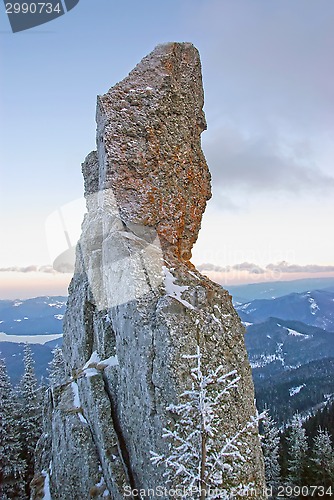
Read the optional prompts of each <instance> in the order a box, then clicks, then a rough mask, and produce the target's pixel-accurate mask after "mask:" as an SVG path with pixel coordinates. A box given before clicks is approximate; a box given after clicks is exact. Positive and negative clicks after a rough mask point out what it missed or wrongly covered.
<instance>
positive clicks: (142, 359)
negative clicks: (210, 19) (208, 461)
mask: <svg viewBox="0 0 334 500" xmlns="http://www.w3.org/2000/svg"><path fill="white" fill-rule="evenodd" d="M202 108H203V88H202V79H201V66H200V59H199V54H198V52H197V50H196V49H195V48H194V47H193V45H191V44H189V43H169V44H166V45H161V46H158V47H157V48H156V49H155V50H154V51H153V52H152V53H151V54H150V55H148V56H147V57H145V58H144V59H143V60H142V61H141V62H140V63H139V64H138V65H137V66H136V68H135V69H134V70H133V71H132V72H131V73H130V74H129V76H128V77H126V78H125V79H124V80H123V81H122V82H120V83H118V84H116V85H115V86H114V87H112V88H111V89H110V90H109V91H108V92H107V94H105V95H104V96H102V97H99V98H98V104H97V151H96V152H95V151H94V152H92V153H90V154H89V155H88V157H87V158H86V160H85V162H84V164H83V174H84V180H85V196H86V200H87V209H88V213H87V214H86V216H85V219H84V221H83V225H82V235H81V239H80V241H79V244H78V246H77V258H76V266H75V272H74V276H73V279H72V283H71V285H70V288H69V299H68V307H67V312H66V316H65V322H64V357H65V362H66V367H67V379H66V380H65V382H64V384H63V385H62V386H60V387H56V388H53V389H52V391H51V390H50V391H49V399H48V401H47V404H46V415H47V416H48V418H46V428H45V434H44V435H43V437H42V439H41V441H40V443H39V457H40V458H39V459H38V460H37V473H36V478H37V479H38V477H39V476H41V477H44V478H45V477H46V473H47V474H48V478H49V482H50V491H51V496H52V498H53V499H55V500H56V499H64V500H65V499H66V500H68V499H69V498H71V499H73V500H75V499H80V500H81V499H85V498H87V499H88V498H101V499H102V498H115V499H119V498H123V495H124V491H125V488H138V489H145V490H148V489H150V488H156V487H157V486H168V485H167V484H166V478H165V477H164V475H163V473H164V468H163V467H162V466H160V467H157V466H156V465H154V464H153V463H152V460H151V452H152V451H154V452H155V453H158V454H165V455H166V454H168V443H167V442H166V440H165V439H163V437H162V435H163V434H164V431H163V429H164V428H165V427H166V426H170V425H171V424H172V422H173V416H172V415H171V413H170V412H169V411H167V409H166V408H167V407H168V406H169V405H170V404H177V403H178V402H179V398H180V395H181V394H182V392H184V390H185V389H187V388H189V387H190V384H191V376H190V365H189V360H188V359H185V358H184V355H189V354H194V353H195V352H196V349H197V346H200V348H201V353H202V356H203V358H202V361H203V363H204V366H206V369H207V370H208V372H209V371H210V370H214V369H216V368H217V367H218V366H219V365H223V366H224V368H226V371H230V370H232V369H236V370H237V372H238V375H239V376H240V381H239V384H238V388H237V389H236V390H234V391H231V392H230V394H229V395H228V397H227V400H226V401H224V404H223V405H222V406H221V407H220V408H219V410H218V412H219V416H220V428H219V429H218V436H217V439H218V440H221V441H223V440H224V439H225V438H224V435H227V436H231V435H233V434H235V433H236V432H237V431H238V429H240V428H241V427H242V426H244V425H245V423H247V422H248V421H249V419H250V418H251V416H252V415H254V414H255V407H254V391H253V384H252V379H251V372H250V367H249V363H248V358H247V354H246V350H245V346H244V339H243V335H244V329H243V327H242V325H241V322H240V319H239V317H238V316H237V314H236V312H235V310H234V308H233V306H232V302H231V297H230V296H229V294H228V293H227V292H226V291H225V290H223V289H222V288H221V287H220V286H219V285H217V284H215V283H213V282H211V281H210V280H209V279H207V278H205V277H204V276H202V275H201V274H200V273H199V272H198V271H197V270H196V269H195V268H194V267H193V266H192V264H191V263H190V262H189V260H190V257H191V249H192V246H193V244H194V243H195V241H196V239H197V236H198V232H199V229H200V224H201V218H202V215H203V212H204V209H205V206H206V202H207V200H208V199H209V198H210V196H211V192H210V174H209V170H208V167H207V164H206V161H205V158H204V156H203V153H202V150H201V145H200V134H201V132H202V131H203V130H204V129H205V127H206V124H205V118H204V114H203V110H202ZM241 448H242V451H243V452H244V456H245V457H246V460H245V463H244V465H243V469H242V471H241V473H240V474H239V476H238V478H237V479H238V481H239V482H241V483H243V484H248V483H252V484H253V485H254V487H255V488H256V489H257V498H266V496H265V495H264V494H263V493H262V491H263V487H264V473H263V462H262V455H261V450H260V445H259V440H258V435H257V430H256V429H252V430H251V432H250V433H249V434H247V435H245V436H244V441H243V444H242V446H241ZM43 471H44V472H43ZM175 485H177V482H176V483H175V484H174V486H175ZM36 498H37V496H36ZM152 498H153V497H152ZM160 498H166V499H167V498H170V497H169V495H168V494H166V495H165V496H160ZM194 498H197V497H196V495H195V496H194Z"/></svg>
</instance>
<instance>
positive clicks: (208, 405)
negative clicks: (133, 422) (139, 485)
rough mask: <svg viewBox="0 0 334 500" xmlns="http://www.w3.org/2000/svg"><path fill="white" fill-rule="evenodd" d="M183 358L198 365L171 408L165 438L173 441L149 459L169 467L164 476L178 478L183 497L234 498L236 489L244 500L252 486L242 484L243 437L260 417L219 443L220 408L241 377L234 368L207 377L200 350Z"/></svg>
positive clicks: (211, 373) (255, 424)
mask: <svg viewBox="0 0 334 500" xmlns="http://www.w3.org/2000/svg"><path fill="white" fill-rule="evenodd" d="M183 357H184V358H185V359H190V360H194V361H195V366H194V367H193V368H192V369H191V377H192V387H191V389H190V390H187V391H185V392H183V393H182V394H181V395H180V401H182V402H180V404H178V405H170V406H169V407H168V408H167V409H168V410H169V411H170V412H171V413H173V414H174V415H175V417H176V418H175V423H174V424H173V425H170V426H169V428H167V429H164V432H165V433H164V434H163V438H165V439H168V440H169V454H168V455H167V456H164V455H158V454H156V453H154V452H151V454H152V458H151V460H152V462H153V463H154V464H156V465H160V464H164V465H165V467H166V472H165V477H166V478H167V480H168V481H173V480H174V479H175V478H176V479H177V480H178V484H179V485H180V486H182V487H183V489H184V493H185V498H193V497H194V491H197V492H198V496H197V495H196V498H200V499H201V500H202V499H204V498H205V499H210V500H214V499H218V498H219V499H222V498H226V499H227V498H231V491H232V490H233V491H234V493H237V492H238V491H240V492H242V494H243V495H244V496H245V495H246V494H247V490H248V489H249V488H251V487H252V485H241V484H240V481H239V473H240V472H241V468H242V464H243V463H244V462H245V458H244V457H243V455H242V453H241V449H242V447H243V443H242V436H243V435H245V434H246V433H247V432H251V429H254V427H256V428H257V426H258V422H259V418H261V417H262V415H261V416H260V417H259V416H257V415H256V416H254V417H253V418H252V419H251V420H250V421H249V422H248V423H247V424H246V425H245V426H244V427H243V428H241V429H240V430H239V431H237V432H236V433H235V434H234V435H233V436H225V440H224V441H223V442H221V441H220V440H218V439H217V429H218V428H219V426H220V419H219V417H218V411H217V408H218V407H219V406H221V405H223V404H224V402H226V397H227V395H228V393H229V392H230V391H231V390H232V389H234V388H236V387H237V385H238V381H239V379H240V377H239V376H238V375H237V372H236V371H235V370H233V371H230V372H229V373H224V371H225V370H224V367H223V366H219V367H218V368H217V369H216V370H215V371H213V372H210V373H209V374H208V375H205V374H204V373H203V369H202V363H201V358H202V354H201V352H200V348H199V347H197V353H196V354H194V355H185V356H183Z"/></svg>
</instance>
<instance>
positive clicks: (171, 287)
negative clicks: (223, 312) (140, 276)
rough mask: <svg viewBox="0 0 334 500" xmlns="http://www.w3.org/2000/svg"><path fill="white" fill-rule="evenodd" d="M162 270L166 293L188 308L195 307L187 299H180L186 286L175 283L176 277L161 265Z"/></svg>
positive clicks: (186, 288)
mask: <svg viewBox="0 0 334 500" xmlns="http://www.w3.org/2000/svg"><path fill="white" fill-rule="evenodd" d="M162 270H163V272H164V284H165V289H166V294H167V295H168V296H169V297H173V298H174V299H176V300H178V301H179V302H180V303H181V304H183V305H184V306H185V307H187V308H188V309H195V308H194V306H192V305H191V304H190V303H189V302H188V301H187V300H184V299H182V293H183V292H185V291H186V290H188V288H189V287H188V286H180V285H177V284H176V283H175V280H176V278H175V277H174V276H173V274H172V273H171V272H170V270H169V269H167V267H165V266H163V267H162ZM215 319H216V318H215Z"/></svg>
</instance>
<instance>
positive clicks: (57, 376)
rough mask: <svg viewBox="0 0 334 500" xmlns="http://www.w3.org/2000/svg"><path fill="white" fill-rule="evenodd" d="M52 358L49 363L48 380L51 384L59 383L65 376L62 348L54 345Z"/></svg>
mask: <svg viewBox="0 0 334 500" xmlns="http://www.w3.org/2000/svg"><path fill="white" fill-rule="evenodd" d="M52 354H53V358H52V360H51V361H50V363H49V368H48V372H49V382H50V385H51V386H55V385H60V384H61V383H62V382H63V380H64V377H65V363H64V357H63V350H62V348H61V347H55V348H54V349H53V350H52Z"/></svg>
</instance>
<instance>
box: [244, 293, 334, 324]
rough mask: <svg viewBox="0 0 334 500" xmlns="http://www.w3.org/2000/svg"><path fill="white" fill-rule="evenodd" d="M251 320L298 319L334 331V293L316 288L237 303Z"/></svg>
mask: <svg viewBox="0 0 334 500" xmlns="http://www.w3.org/2000/svg"><path fill="white" fill-rule="evenodd" d="M235 309H236V310H237V312H238V314H239V316H240V318H241V319H242V320H243V321H245V322H247V323H261V322H263V321H266V320H267V319H269V318H270V317H275V318H281V319H286V320H289V319H291V320H296V321H301V322H303V323H306V324H308V325H312V326H316V327H318V328H323V329H325V330H328V331H334V292H330V291H326V290H314V291H312V292H302V293H291V294H289V295H284V296H283V297H278V298H276V299H272V300H270V299H255V300H252V301H250V302H246V303H245V304H237V305H235Z"/></svg>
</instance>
